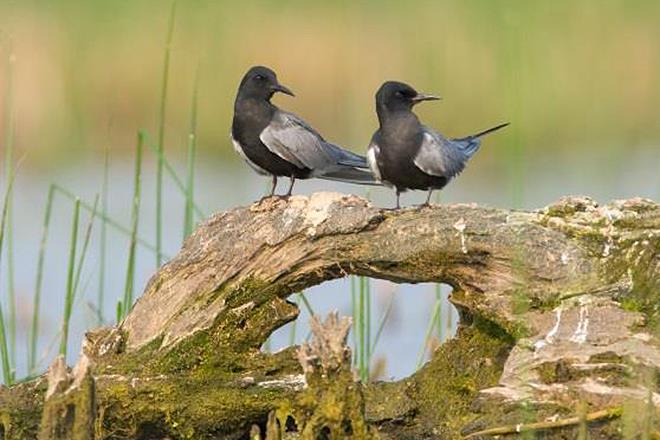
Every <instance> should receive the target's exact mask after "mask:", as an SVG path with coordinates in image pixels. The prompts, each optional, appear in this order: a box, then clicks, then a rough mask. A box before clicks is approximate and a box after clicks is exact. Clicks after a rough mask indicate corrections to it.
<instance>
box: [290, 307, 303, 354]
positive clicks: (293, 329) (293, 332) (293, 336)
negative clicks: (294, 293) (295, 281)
mask: <svg viewBox="0 0 660 440" xmlns="http://www.w3.org/2000/svg"><path fill="white" fill-rule="evenodd" d="M298 298H300V294H298ZM291 302H293V303H294V304H296V305H297V304H298V303H299V302H300V299H298V301H296V299H295V298H292V299H291ZM297 323H298V320H297V319H296V320H294V321H293V322H292V323H291V328H290V329H289V347H290V346H292V345H293V344H295V343H296V324H297Z"/></svg>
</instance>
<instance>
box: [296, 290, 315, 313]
mask: <svg viewBox="0 0 660 440" xmlns="http://www.w3.org/2000/svg"><path fill="white" fill-rule="evenodd" d="M298 295H300V299H301V300H302V303H303V305H304V306H305V309H307V312H308V313H309V315H310V316H314V315H316V313H314V309H312V305H311V304H310V303H309V301H307V297H306V296H305V294H304V293H303V292H300V293H299V294H298Z"/></svg>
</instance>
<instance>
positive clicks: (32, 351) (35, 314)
mask: <svg viewBox="0 0 660 440" xmlns="http://www.w3.org/2000/svg"><path fill="white" fill-rule="evenodd" d="M54 195H55V187H54V186H53V185H50V186H49V187H48V196H47V198H46V209H45V210H44V221H43V229H42V232H41V242H40V244H39V256H38V259H37V275H36V280H35V283H34V300H33V311H32V326H31V328H30V346H29V349H28V374H34V373H35V368H36V366H37V345H38V342H39V316H40V306H41V287H42V284H43V276H44V261H45V256H46V241H47V240H48V230H49V228H50V216H51V212H52V209H53V198H54Z"/></svg>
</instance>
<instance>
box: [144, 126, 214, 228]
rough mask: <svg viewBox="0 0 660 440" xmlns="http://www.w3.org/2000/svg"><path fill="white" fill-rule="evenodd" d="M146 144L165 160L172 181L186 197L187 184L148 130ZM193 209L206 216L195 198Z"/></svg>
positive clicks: (199, 215) (200, 216)
mask: <svg viewBox="0 0 660 440" xmlns="http://www.w3.org/2000/svg"><path fill="white" fill-rule="evenodd" d="M145 144H146V145H147V147H149V150H151V152H152V153H153V154H155V155H156V158H157V159H158V160H162V161H163V165H164V166H165V171H167V173H168V174H169V176H170V178H172V181H173V182H174V184H175V185H176V187H177V188H178V189H179V191H181V194H183V196H184V197H185V196H186V186H185V185H184V183H183V180H181V178H180V177H179V175H178V174H177V172H176V170H175V169H174V167H173V166H172V164H171V163H170V162H169V161H168V160H167V157H166V156H165V155H164V154H163V153H161V152H160V151H158V145H156V144H154V143H153V142H150V137H149V135H148V133H146V132H145ZM193 210H194V211H195V214H197V217H198V218H204V217H206V214H204V211H202V209H201V208H200V207H199V206H198V205H197V203H195V201H194V200H193Z"/></svg>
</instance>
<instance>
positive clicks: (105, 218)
mask: <svg viewBox="0 0 660 440" xmlns="http://www.w3.org/2000/svg"><path fill="white" fill-rule="evenodd" d="M54 187H55V190H56V191H57V192H58V193H60V194H62V195H63V196H65V197H66V198H68V199H70V200H72V201H75V200H76V199H77V198H78V196H76V195H75V194H74V193H73V192H71V191H69V190H68V189H66V188H64V187H62V186H60V185H57V184H54ZM80 207H81V208H83V209H85V210H86V211H89V212H90V213H91V212H92V211H93V206H92V205H91V204H89V203H87V202H84V201H82V200H81V201H80ZM97 216H98V217H99V219H101V220H102V221H103V222H105V223H107V224H108V225H110V226H112V227H113V228H115V230H117V231H119V232H121V233H122V234H124V235H126V236H128V237H130V236H131V229H130V228H127V227H126V226H124V225H122V224H121V223H119V222H118V221H117V220H114V219H112V218H111V217H109V216H107V215H102V214H98V213H97ZM137 243H138V244H140V245H142V247H144V248H145V249H149V250H150V251H152V252H154V253H155V252H156V246H154V245H153V244H151V243H149V242H148V241H145V240H144V239H142V238H138V239H137Z"/></svg>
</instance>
